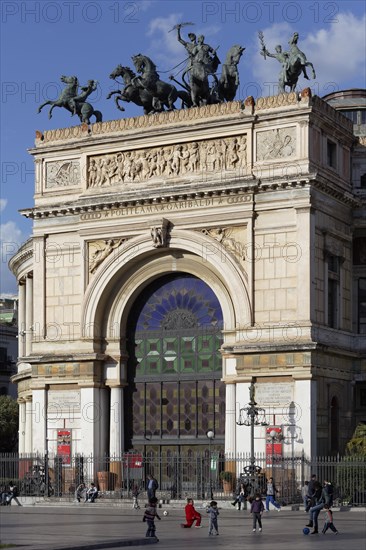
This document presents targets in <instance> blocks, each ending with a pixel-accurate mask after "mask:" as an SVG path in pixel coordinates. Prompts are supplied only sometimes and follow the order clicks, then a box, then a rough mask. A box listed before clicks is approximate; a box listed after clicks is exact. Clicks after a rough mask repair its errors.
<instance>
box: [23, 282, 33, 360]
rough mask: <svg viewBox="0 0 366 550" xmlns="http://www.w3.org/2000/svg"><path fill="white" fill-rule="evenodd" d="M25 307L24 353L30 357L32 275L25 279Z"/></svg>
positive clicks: (31, 337)
mask: <svg viewBox="0 0 366 550" xmlns="http://www.w3.org/2000/svg"><path fill="white" fill-rule="evenodd" d="M25 299H26V306H25V322H26V330H25V353H26V355H30V353H31V352H32V339H33V275H32V274H30V275H27V278H26V296H25Z"/></svg>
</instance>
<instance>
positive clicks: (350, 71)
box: [253, 13, 366, 96]
mask: <svg viewBox="0 0 366 550" xmlns="http://www.w3.org/2000/svg"><path fill="white" fill-rule="evenodd" d="M365 27H366V16H364V17H363V18H361V19H358V18H356V17H355V16H354V15H353V14H351V13H340V14H339V15H338V19H337V21H335V22H334V23H332V24H331V25H330V26H329V28H327V29H320V30H319V31H317V32H315V33H310V34H308V35H307V36H305V35H302V34H301V33H300V39H299V48H300V50H302V51H303V52H304V53H305V55H306V58H307V59H308V61H311V62H312V63H313V65H314V68H315V71H316V80H315V81H314V80H310V81H306V80H304V78H303V77H302V76H301V77H300V79H299V83H298V89H301V88H304V87H306V86H309V85H310V86H311V87H312V89H313V91H314V93H316V94H317V95H320V96H322V95H325V94H326V93H330V92H332V91H334V90H335V89H342V88H347V87H352V86H353V87H361V86H364V84H362V82H364V81H365ZM263 32H264V40H265V43H266V46H267V48H268V50H269V51H270V52H271V53H273V51H274V47H275V46H276V45H277V44H281V45H282V48H283V49H284V50H287V49H288V44H287V42H288V40H289V38H290V37H291V35H292V34H293V29H292V28H291V27H290V26H289V25H288V24H287V23H281V24H277V25H273V26H272V27H270V28H267V29H264V30H263ZM259 50H260V43H259V40H258V42H257V53H256V54H255V57H254V63H253V74H254V76H255V78H256V79H257V82H258V85H259V87H261V88H262V90H263V95H269V86H265V85H264V83H277V81H278V75H279V72H280V69H281V65H280V63H279V62H278V61H277V60H276V59H272V58H269V59H268V58H267V59H266V60H264V59H263V57H262V56H261V55H260V54H259ZM333 83H334V84H333ZM353 83H355V84H353Z"/></svg>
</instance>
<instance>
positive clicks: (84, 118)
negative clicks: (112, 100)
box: [38, 75, 102, 124]
mask: <svg viewBox="0 0 366 550" xmlns="http://www.w3.org/2000/svg"><path fill="white" fill-rule="evenodd" d="M60 80H61V82H63V83H64V84H67V86H66V88H65V89H64V90H62V92H61V94H60V96H59V97H58V98H57V99H56V100H55V101H51V100H49V101H45V103H42V105H40V106H39V107H38V113H40V112H41V111H42V109H43V107H45V105H51V109H50V110H49V113H48V118H52V111H53V109H54V108H55V107H63V108H64V109H66V110H67V111H69V112H70V113H71V116H73V115H78V117H79V119H80V122H85V123H86V124H90V117H91V116H92V115H94V116H95V120H96V122H101V121H102V113H101V112H100V111H96V110H94V108H93V106H92V105H91V104H90V103H87V102H86V101H85V99H86V98H87V97H88V96H89V95H90V94H91V93H92V92H94V91H95V90H96V89H97V81H96V80H89V81H88V85H87V86H85V87H83V88H81V93H80V94H79V93H78V89H79V81H78V79H77V77H76V76H65V75H63V76H61V79H60Z"/></svg>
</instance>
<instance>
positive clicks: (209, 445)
mask: <svg viewBox="0 0 366 550" xmlns="http://www.w3.org/2000/svg"><path fill="white" fill-rule="evenodd" d="M206 435H207V437H208V474H209V481H210V499H211V500H213V489H212V474H211V441H212V440H213V439H215V433H214V432H213V431H212V430H208V432H207V433H206Z"/></svg>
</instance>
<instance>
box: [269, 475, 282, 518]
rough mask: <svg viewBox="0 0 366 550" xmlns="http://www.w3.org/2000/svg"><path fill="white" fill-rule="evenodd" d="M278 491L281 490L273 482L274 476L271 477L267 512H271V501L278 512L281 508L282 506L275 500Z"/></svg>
mask: <svg viewBox="0 0 366 550" xmlns="http://www.w3.org/2000/svg"><path fill="white" fill-rule="evenodd" d="M278 492H279V491H278V490H277V488H276V486H275V484H274V483H273V477H270V478H269V480H268V481H267V486H266V512H269V503H270V502H271V503H272V504H273V506H274V507H275V508H276V510H277V512H279V511H280V510H281V506H280V505H279V504H278V502H277V501H276V500H275V496H276V493H278Z"/></svg>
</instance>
